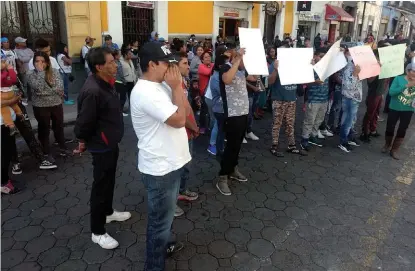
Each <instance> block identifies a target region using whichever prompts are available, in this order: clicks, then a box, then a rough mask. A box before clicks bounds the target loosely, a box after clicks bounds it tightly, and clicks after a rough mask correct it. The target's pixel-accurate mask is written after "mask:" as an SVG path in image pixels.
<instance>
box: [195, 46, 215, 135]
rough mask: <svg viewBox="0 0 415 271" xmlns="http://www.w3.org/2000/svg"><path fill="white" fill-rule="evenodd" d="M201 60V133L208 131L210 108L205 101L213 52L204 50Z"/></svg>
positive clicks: (199, 71) (199, 73) (199, 72)
mask: <svg viewBox="0 0 415 271" xmlns="http://www.w3.org/2000/svg"><path fill="white" fill-rule="evenodd" d="M200 60H201V61H202V63H201V64H200V65H199V69H198V75H199V90H200V97H202V107H201V109H200V119H199V123H200V133H201V134H204V133H205V132H206V128H208V127H207V124H208V123H209V122H208V119H207V118H208V108H207V105H206V103H205V93H206V89H207V87H208V84H209V79H210V75H211V74H212V69H213V65H212V53H210V52H206V51H205V52H203V54H202V55H201V56H200Z"/></svg>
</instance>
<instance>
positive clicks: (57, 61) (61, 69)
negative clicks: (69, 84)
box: [56, 55, 69, 79]
mask: <svg viewBox="0 0 415 271" xmlns="http://www.w3.org/2000/svg"><path fill="white" fill-rule="evenodd" d="M58 57H59V55H58ZM58 57H57V58H58ZM56 63H58V66H59V68H60V71H59V73H61V74H63V75H64V76H66V77H68V75H67V74H66V73H65V71H64V70H63V68H62V66H61V64H59V59H56ZM61 71H62V72H61ZM68 79H69V77H68Z"/></svg>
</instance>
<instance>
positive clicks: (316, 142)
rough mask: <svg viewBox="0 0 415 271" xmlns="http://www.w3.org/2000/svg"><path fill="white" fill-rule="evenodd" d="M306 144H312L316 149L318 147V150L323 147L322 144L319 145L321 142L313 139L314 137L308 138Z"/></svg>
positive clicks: (315, 138)
mask: <svg viewBox="0 0 415 271" xmlns="http://www.w3.org/2000/svg"><path fill="white" fill-rule="evenodd" d="M308 143H309V144H313V145H315V146H317V147H320V148H321V147H323V144H321V141H320V140H318V138H317V137H315V136H310V138H309V139H308Z"/></svg>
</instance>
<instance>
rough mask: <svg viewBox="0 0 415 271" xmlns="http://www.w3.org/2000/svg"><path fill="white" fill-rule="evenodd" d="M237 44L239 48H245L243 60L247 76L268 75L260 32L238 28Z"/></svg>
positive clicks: (255, 29)
mask: <svg viewBox="0 0 415 271" xmlns="http://www.w3.org/2000/svg"><path fill="white" fill-rule="evenodd" d="M239 42H240V47H241V48H245V55H244V56H243V60H244V65H245V69H246V71H247V72H248V74H249V75H266V76H267V75H269V72H268V64H267V58H266V56H265V49H264V44H263V43H262V35H261V30H260V29H259V28H242V27H239Z"/></svg>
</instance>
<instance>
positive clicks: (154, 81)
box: [1, 32, 415, 270]
mask: <svg viewBox="0 0 415 271" xmlns="http://www.w3.org/2000/svg"><path fill="white" fill-rule="evenodd" d="M18 39H19V38H18ZM18 39H16V42H17V41H20V44H19V49H21V50H23V51H25V53H24V54H23V53H21V54H20V55H25V56H26V58H24V57H23V56H21V58H20V56H18V55H17V52H16V55H14V57H11V53H10V52H9V51H10V49H9V47H8V46H7V45H8V43H6V40H5V39H4V38H3V39H2V67H1V70H2V79H1V80H2V88H1V95H2V118H1V120H2V125H1V129H2V150H1V152H2V179H1V192H2V193H4V194H12V193H14V192H16V188H15V187H14V186H13V184H12V182H11V181H10V176H9V173H8V172H9V167H10V164H13V162H12V161H13V159H15V158H13V157H14V156H16V155H15V153H16V152H17V151H16V146H15V134H16V132H17V130H19V132H20V133H21V135H22V136H23V137H24V138H25V140H26V142H27V143H28V145H29V147H30V150H31V151H32V152H33V153H34V154H35V155H36V157H37V158H38V160H39V163H40V168H43V169H50V168H56V167H57V166H56V163H55V162H54V160H53V157H51V155H50V142H49V130H50V129H51V128H52V130H53V132H54V135H55V139H56V143H57V144H58V146H59V155H61V156H68V155H71V154H72V153H75V154H80V153H83V152H85V151H89V152H90V153H91V155H92V161H93V162H92V164H93V178H94V182H93V185H92V190H91V200H90V208H91V232H92V235H91V239H92V241H93V242H94V243H97V244H98V245H99V246H101V247H102V248H104V249H113V248H116V247H117V246H118V242H117V241H116V240H115V239H114V238H113V237H111V236H110V235H109V234H108V233H107V232H106V230H105V224H106V223H110V222H112V221H119V222H122V221H125V220H128V219H129V218H130V217H131V213H129V212H121V211H117V210H114V209H113V207H112V201H113V193H114V186H115V182H116V170H117V161H118V156H119V147H118V145H119V143H120V142H121V140H122V138H123V135H124V117H127V116H130V117H131V121H132V124H133V129H134V131H135V133H136V136H137V139H138V144H137V147H138V149H139V152H138V165H137V167H138V170H139V171H140V172H141V176H142V181H143V183H144V186H145V188H146V190H147V205H148V214H147V215H148V224H147V238H146V246H147V254H146V255H147V256H146V265H145V270H164V262H165V258H166V257H167V255H169V254H171V253H174V252H177V251H180V250H181V249H182V248H183V244H182V243H181V242H178V241H176V240H172V239H171V233H170V231H171V227H172V222H173V219H174V217H177V216H180V215H183V214H184V211H183V210H182V209H181V208H180V207H179V206H178V205H177V201H178V200H186V201H194V200H197V198H198V194H197V193H196V192H194V191H191V190H190V189H189V182H190V180H189V177H190V174H189V173H190V171H191V167H190V163H191V159H192V148H193V141H194V139H195V138H197V137H198V136H200V135H201V134H207V135H209V137H210V138H209V145H208V146H206V149H207V151H208V152H209V153H211V154H212V155H216V156H218V157H219V158H220V171H219V172H218V177H217V180H216V182H215V186H216V188H217V189H218V191H219V192H220V193H221V194H223V195H225V196H229V195H232V191H231V189H230V182H231V181H232V180H234V181H237V182H247V181H248V178H247V177H246V176H244V174H243V173H242V171H243V170H244V169H240V168H239V167H238V160H239V154H240V151H241V148H242V145H243V143H247V142H248V141H247V140H251V141H257V140H259V137H258V136H257V135H255V133H254V131H255V125H254V124H255V119H258V118H261V116H262V115H263V109H265V108H266V107H267V106H268V108H269V109H272V112H273V114H272V123H270V125H272V143H271V146H270V152H271V153H272V154H273V155H275V156H276V157H282V156H284V153H285V152H287V153H291V154H298V155H303V156H306V155H308V152H309V151H310V149H311V147H312V145H313V146H318V147H323V146H324V139H325V138H326V137H333V136H334V135H335V134H338V135H339V144H338V147H339V149H340V150H342V151H344V152H346V153H348V152H350V151H352V148H353V146H359V145H360V144H361V143H360V141H363V142H370V140H371V139H373V138H377V137H379V136H380V133H379V131H378V128H377V122H378V120H379V118H380V116H379V112H380V108H381V105H382V97H383V95H386V94H387V95H388V96H389V97H390V98H389V100H390V102H389V103H388V104H387V105H386V106H387V107H388V110H389V113H388V119H387V125H386V126H387V128H386V132H385V145H384V147H383V148H382V152H387V153H389V154H390V156H391V157H393V158H394V159H399V157H398V150H399V147H400V145H401V144H402V142H403V140H404V137H405V133H406V130H407V128H408V126H409V123H410V121H411V118H412V115H413V112H414V109H415V61H413V58H414V57H415V55H414V50H412V49H411V48H412V47H410V48H409V50H408V51H407V53H406V57H407V59H408V62H407V65H406V67H405V74H403V75H400V76H397V77H396V78H388V79H379V78H378V76H376V77H373V78H369V79H368V80H367V81H368V87H369V88H368V94H367V97H366V105H367V107H366V113H365V117H364V119H363V123H362V132H361V134H360V137H359V136H358V135H357V133H356V130H355V128H354V127H355V123H356V121H357V113H358V108H359V104H360V103H361V102H362V101H363V100H364V97H363V91H362V90H363V82H362V80H360V79H359V72H360V67H359V66H358V65H355V64H354V62H353V59H352V57H351V56H350V52H349V50H348V49H349V47H348V44H347V43H345V44H343V52H344V55H345V58H346V59H347V65H346V67H345V68H344V69H342V70H340V71H338V72H336V73H335V74H333V75H332V76H330V77H329V78H327V79H326V80H324V81H322V80H320V79H319V77H318V75H317V74H315V81H314V82H310V83H309V84H304V85H282V84H281V80H280V77H279V72H278V71H279V63H278V60H277V48H276V46H271V47H269V48H266V54H267V63H268V68H269V76H268V77H261V76H256V75H251V74H248V73H247V72H246V70H245V68H244V62H243V55H244V54H245V49H244V48H237V46H235V45H233V44H225V43H224V42H223V40H222V39H221V38H220V37H219V38H218V39H217V44H216V46H215V47H214V46H213V44H212V42H211V41H210V45H207V44H206V42H205V43H204V44H203V45H201V44H200V43H199V42H197V41H196V39H195V37H191V38H190V39H189V41H188V42H186V41H184V40H180V39H174V40H173V41H172V42H171V43H170V42H167V41H165V40H164V39H161V38H159V37H158V34H157V33H156V32H154V33H152V35H151V41H150V42H147V43H145V44H143V45H142V46H141V48H139V45H138V43H137V42H133V43H131V44H123V45H122V46H121V48H120V47H119V46H118V45H117V44H115V43H113V42H112V38H111V36H106V37H105V38H104V40H105V42H104V44H103V46H100V47H93V45H94V39H93V38H91V37H87V38H86V39H85V45H84V46H83V47H82V49H81V53H80V54H81V61H83V62H82V63H85V74H86V75H87V78H86V81H85V83H84V85H83V87H82V89H81V90H80V92H79V96H78V100H77V107H78V116H77V120H76V123H75V127H74V134H75V136H76V139H77V140H78V141H79V143H78V146H77V148H76V149H75V150H74V151H73V152H72V151H69V150H68V148H67V146H66V144H67V143H68V142H70V140H68V139H65V137H64V133H63V105H64V104H65V102H67V103H69V104H70V103H71V101H70V100H69V97H68V94H67V88H66V87H65V84H66V85H67V83H65V80H68V81H70V76H69V75H70V69H69V67H70V66H71V63H72V62H71V58H70V56H69V54H68V51H67V47H66V46H65V47H63V48H62V49H61V50H59V54H58V55H57V60H56V59H55V58H53V57H51V56H50V52H51V50H50V46H49V44H48V43H47V41H45V40H43V39H39V40H37V41H36V43H35V52H34V53H33V52H32V54H31V55H30V54H29V53H30V52H29V51H28V50H26V49H25V47H24V43H25V40H24V39H22V38H20V39H19V40H18ZM7 42H8V41H7ZM208 43H209V41H208ZM279 46H280V47H287V48H288V47H291V45H290V42H289V41H288V40H285V41H283V42H281V44H279ZM384 46H389V44H387V43H386V42H379V43H378V44H377V47H378V48H381V47H384ZM3 50H4V53H3ZM29 50H30V49H29ZM264 50H265V48H264ZM326 52H327V48H325V47H320V48H317V49H316V50H315V52H314V57H313V59H312V60H311V61H312V64H315V63H317V62H319V61H320V60H321V59H322V58H323V57H324V56H325V54H326ZM374 53H375V55H376V56H377V57H379V56H378V53H377V50H374ZM13 54H14V53H13ZM29 55H30V57H29ZM11 59H14V61H15V63H16V65H15V66H14V65H13V62H10V61H11ZM17 59H20V60H19V61H16V60H17ZM23 60H27V61H25V62H24V61H23ZM19 62H21V63H19ZM22 65H23V66H24V65H26V68H22ZM64 67H65V69H63V68H64ZM17 69H22V72H19V73H17ZM17 74H18V75H19V77H20V78H22V79H21V81H22V84H19V86H17V85H18V80H17V78H18V76H17ZM23 82H24V83H23ZM20 85H21V87H20ZM14 86H16V87H14ZM25 86H26V87H27V88H29V89H30V92H31V96H30V97H31V98H30V99H31V101H32V106H33V112H34V115H35V118H36V120H37V122H38V139H39V141H37V140H36V139H35V137H34V135H33V132H32V130H31V129H30V127H27V115H26V110H25V108H24V104H23V99H21V97H20V94H21V93H19V91H20V89H23V92H24V94H25V95H27V96H28V90H27V89H25ZM65 88H66V90H65ZM299 99H303V100H304V107H303V110H304V111H305V112H304V118H303V122H302V131H301V139H300V142H299V144H298V143H297V141H296V139H295V130H294V129H295V121H296V115H298V113H297V112H296V109H297V101H298V100H299ZM127 100H128V108H125V106H126V101H127ZM398 121H399V127H398V129H397V131H396V133H395V126H396V125H397V123H398ZM51 122H52V127H51V126H50V123H51ZM24 123H26V125H25V124H24ZM282 126H284V129H285V134H286V137H287V142H288V146H286V147H285V148H284V147H281V146H280V143H279V142H280V140H279V136H280V129H281V128H282ZM359 139H360V140H359ZM38 142H40V143H38ZM282 149H285V151H282ZM19 169H20V167H19ZM20 172H21V170H20ZM12 173H14V174H17V172H16V171H15V164H13V166H12Z"/></svg>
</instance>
